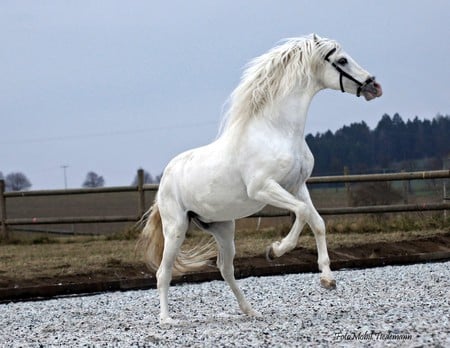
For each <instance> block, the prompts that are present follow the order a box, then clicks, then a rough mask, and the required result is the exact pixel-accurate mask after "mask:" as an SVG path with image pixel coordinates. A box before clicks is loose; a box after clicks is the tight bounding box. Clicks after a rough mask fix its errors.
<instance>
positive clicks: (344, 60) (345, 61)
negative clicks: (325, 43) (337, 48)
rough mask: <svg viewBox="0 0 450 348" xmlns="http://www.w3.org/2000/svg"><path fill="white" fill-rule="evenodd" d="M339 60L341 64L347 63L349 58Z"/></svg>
mask: <svg viewBox="0 0 450 348" xmlns="http://www.w3.org/2000/svg"><path fill="white" fill-rule="evenodd" d="M337 62H338V64H339V65H346V64H347V63H348V61H347V58H340V59H338V61H337Z"/></svg>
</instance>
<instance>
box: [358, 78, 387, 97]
mask: <svg viewBox="0 0 450 348" xmlns="http://www.w3.org/2000/svg"><path fill="white" fill-rule="evenodd" d="M361 94H362V95H363V96H364V98H366V100H367V101H369V100H372V99H375V98H378V97H381V96H382V95H383V89H382V88H381V85H380V84H379V83H377V82H376V81H375V78H371V79H370V82H366V83H365V84H364V85H363V86H362V87H361Z"/></svg>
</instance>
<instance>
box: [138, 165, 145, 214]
mask: <svg viewBox="0 0 450 348" xmlns="http://www.w3.org/2000/svg"><path fill="white" fill-rule="evenodd" d="M137 178H138V180H137V181H138V195H139V208H138V214H139V216H142V215H144V213H145V192H144V169H138V171H137Z"/></svg>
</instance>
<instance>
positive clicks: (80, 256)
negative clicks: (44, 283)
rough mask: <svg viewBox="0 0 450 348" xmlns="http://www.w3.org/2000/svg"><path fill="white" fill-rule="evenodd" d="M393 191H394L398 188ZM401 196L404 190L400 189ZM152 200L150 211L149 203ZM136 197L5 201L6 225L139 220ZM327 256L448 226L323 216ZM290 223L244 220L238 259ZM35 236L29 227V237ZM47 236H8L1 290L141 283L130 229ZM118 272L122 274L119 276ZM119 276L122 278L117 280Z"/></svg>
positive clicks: (431, 198) (323, 193)
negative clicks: (26, 220)
mask: <svg viewBox="0 0 450 348" xmlns="http://www.w3.org/2000/svg"><path fill="white" fill-rule="evenodd" d="M397 186H398V185H397ZM399 188H401V186H400V187H399ZM153 194H154V193H152V192H149V193H148V195H147V197H146V201H147V203H148V205H149V204H150V203H151V202H152V200H153ZM441 194H442V188H441V186H439V182H438V184H436V182H434V184H433V182H432V183H429V184H428V185H424V184H423V183H421V184H420V185H418V186H415V187H413V189H412V191H411V192H410V193H408V197H407V200H408V202H410V203H424V202H436V201H441V200H442V195H441ZM311 196H312V199H313V201H314V203H315V204H316V206H317V207H318V208H321V207H339V206H347V205H348V192H347V191H346V189H345V188H344V187H338V188H314V189H312V190H311ZM137 205H138V202H137V195H136V194H135V193H120V194H119V193H110V194H108V193H102V194H94V195H78V196H77V195H74V196H55V197H17V198H11V199H8V202H7V213H8V217H11V218H16V217H33V216H38V217H59V216H89V215H105V216H106V215H115V214H117V215H126V214H130V215H133V214H136V212H137ZM325 220H326V224H327V233H328V237H327V239H328V245H329V248H330V249H333V248H338V247H343V246H358V245H364V244H368V243H374V242H392V243H394V242H399V241H405V240H411V239H420V238H423V237H432V236H435V235H439V234H445V233H448V232H449V231H450V218H449V217H448V216H447V217H444V214H443V212H437V213H420V212H419V213H408V214H379V215H358V216H356V215H355V216H345V217H338V216H334V217H333V216H331V217H329V216H327V217H326V218H325ZM289 226H290V218H289V217H282V218H264V219H261V220H259V219H256V218H251V219H242V220H239V221H238V222H237V233H236V246H237V248H236V249H237V257H244V256H245V257H251V256H255V255H261V254H264V252H265V248H266V247H267V246H268V245H269V244H270V243H271V242H273V241H276V240H280V239H281V238H282V237H283V236H284V235H285V234H286V233H287V231H288V230H289ZM32 228H34V227H33V226H31V227H28V229H32ZM39 228H40V229H42V230H43V231H44V232H40V233H29V232H17V231H13V230H12V231H11V237H12V238H11V240H10V241H9V242H7V243H6V242H5V241H3V242H1V241H0V242H1V243H0V287H4V286H11V284H15V282H18V281H19V280H20V281H21V282H22V283H23V282H25V283H26V282H27V280H33V279H46V278H48V279H52V281H54V279H58V277H68V276H72V275H73V276H80V275H84V276H88V277H89V276H90V275H92V276H93V277H94V276H95V274H99V273H102V272H103V273H105V272H108V273H109V274H111V273H113V274H114V272H118V273H117V274H118V277H120V276H123V272H130V274H134V275H139V273H144V272H146V270H145V267H144V265H143V262H142V261H141V257H140V255H136V253H135V251H134V247H135V237H136V234H135V233H134V231H133V230H132V229H130V224H117V223H116V224H89V225H63V226H57V227H55V226H39ZM54 229H57V230H69V231H72V232H75V233H78V234H92V236H86V235H84V236H83V235H77V236H72V237H67V236H65V237H60V236H55V235H54V234H51V233H49V231H52V230H54ZM201 236H203V234H202V233H199V232H194V233H191V234H190V237H189V238H188V239H187V241H186V243H185V244H186V246H187V247H189V245H193V244H196V243H198V242H199V239H200V238H201ZM298 245H299V246H302V247H304V248H308V249H312V250H315V241H314V238H313V236H312V233H311V231H309V229H308V228H305V230H304V231H303V233H302V235H301V237H300V239H299V242H298ZM120 272H122V273H120ZM119 273H120V274H119Z"/></svg>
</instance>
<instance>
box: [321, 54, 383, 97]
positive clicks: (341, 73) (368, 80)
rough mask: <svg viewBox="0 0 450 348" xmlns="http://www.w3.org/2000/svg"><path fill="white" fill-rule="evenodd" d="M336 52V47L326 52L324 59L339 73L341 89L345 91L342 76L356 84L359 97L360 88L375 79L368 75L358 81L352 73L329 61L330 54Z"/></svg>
mask: <svg viewBox="0 0 450 348" xmlns="http://www.w3.org/2000/svg"><path fill="white" fill-rule="evenodd" d="M334 52H336V47H335V48H333V49H332V50H331V51H330V52H328V53H327V55H326V56H325V58H324V59H325V60H326V61H327V62H329V63H330V64H331V65H332V66H333V67H334V68H335V69H336V70H337V71H338V72H339V74H340V76H339V84H340V86H341V91H342V92H345V89H344V83H343V82H342V79H343V78H344V77H346V78H348V79H349V80H351V81H353V82H355V83H356V84H357V85H358V89H357V90H356V96H357V97H359V96H360V95H361V90H362V89H363V88H364V87H365V86H367V85H368V84H370V83H372V82H373V81H375V78H374V77H369V78H368V79H367V80H366V81H365V82H361V81H358V80H357V79H355V78H354V77H353V76H352V75H350V74H349V73H348V72H346V71H344V70H343V69H342V68H341V67H340V66H339V65H337V64H336V63H335V62H332V61H330V56H331V55H332V54H333V53H334Z"/></svg>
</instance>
